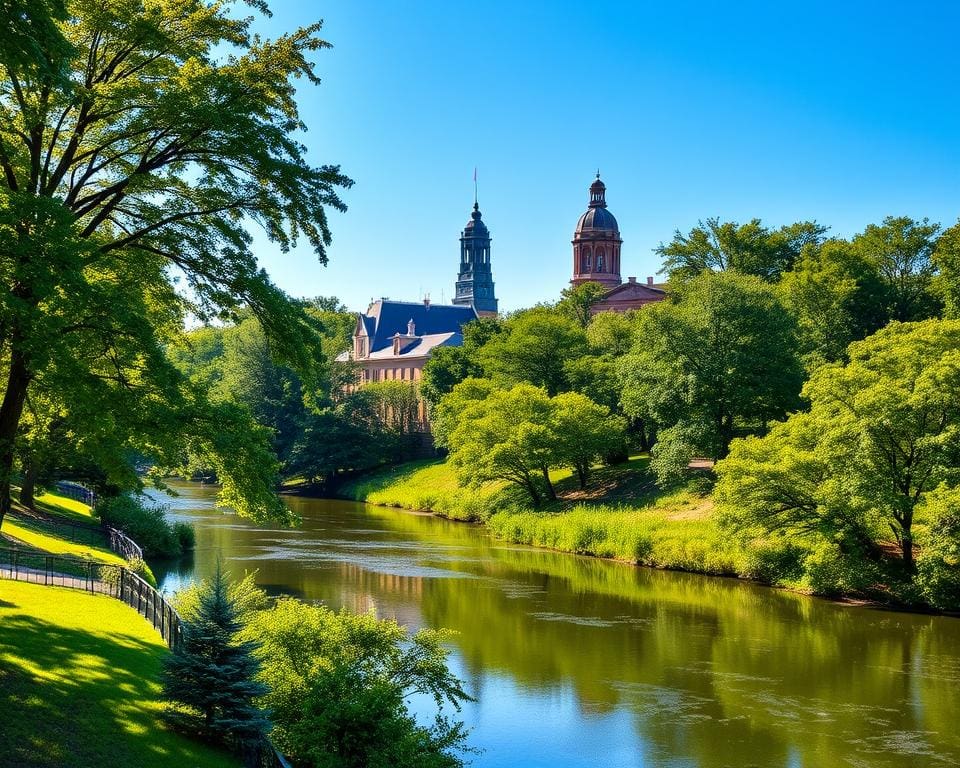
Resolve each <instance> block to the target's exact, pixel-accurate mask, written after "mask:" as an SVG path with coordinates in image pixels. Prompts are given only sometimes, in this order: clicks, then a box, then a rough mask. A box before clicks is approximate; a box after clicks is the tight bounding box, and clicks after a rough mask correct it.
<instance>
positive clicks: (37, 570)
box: [0, 547, 183, 648]
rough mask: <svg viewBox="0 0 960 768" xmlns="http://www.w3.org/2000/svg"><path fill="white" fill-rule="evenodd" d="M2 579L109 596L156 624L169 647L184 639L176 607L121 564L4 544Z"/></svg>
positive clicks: (0, 556) (0, 559)
mask: <svg viewBox="0 0 960 768" xmlns="http://www.w3.org/2000/svg"><path fill="white" fill-rule="evenodd" d="M0 579H13V580H15V581H26V582H29V583H31V584H44V585H46V586H53V587H69V588H70V589H82V590H84V591H85V592H95V593H99V594H102V595H109V596H110V597H115V598H117V599H118V600H122V601H123V602H125V603H126V604H127V605H129V606H130V607H131V608H133V609H134V610H135V611H136V612H137V613H139V614H140V615H141V616H143V617H144V618H145V619H146V620H147V621H149V622H150V623H151V624H153V627H154V629H156V630H157V631H158V632H159V633H160V636H161V637H163V639H164V640H165V641H166V643H167V645H168V646H169V647H170V648H176V647H177V646H178V645H179V644H180V641H181V639H182V635H183V630H182V628H181V623H180V617H179V616H178V615H177V612H176V611H175V610H174V609H173V606H171V605H170V603H168V602H167V600H166V598H164V596H163V595H161V594H160V593H159V592H157V590H156V589H154V588H153V587H152V586H150V585H149V584H148V583H147V582H146V581H144V580H143V579H142V578H140V577H139V576H138V575H137V574H135V573H133V571H131V570H130V569H128V568H125V567H123V566H122V565H113V564H107V563H98V562H96V561H94V560H88V559H86V558H80V557H68V556H66V555H48V554H45V553H43V552H36V551H33V550H28V549H20V548H19V547H2V548H0Z"/></svg>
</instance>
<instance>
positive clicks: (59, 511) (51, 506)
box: [34, 491, 100, 523]
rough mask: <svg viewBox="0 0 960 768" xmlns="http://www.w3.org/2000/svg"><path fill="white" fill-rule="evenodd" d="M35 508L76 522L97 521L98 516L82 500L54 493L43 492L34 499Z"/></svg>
mask: <svg viewBox="0 0 960 768" xmlns="http://www.w3.org/2000/svg"><path fill="white" fill-rule="evenodd" d="M34 501H35V502H36V504H37V509H39V510H40V511H41V512H46V513H47V514H48V515H57V516H58V517H62V518H64V519H66V520H68V521H73V522H78V523H99V522H100V520H99V518H98V517H97V516H96V515H95V514H94V513H93V508H92V507H91V506H90V505H89V504H84V503H83V502H82V501H76V500H75V499H68V498H67V497H66V496H60V495H58V494H56V493H51V492H49V491H48V492H47V493H43V494H40V495H39V496H37V497H36V499H34Z"/></svg>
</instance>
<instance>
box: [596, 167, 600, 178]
mask: <svg viewBox="0 0 960 768" xmlns="http://www.w3.org/2000/svg"><path fill="white" fill-rule="evenodd" d="M597 178H598V179H599V178H600V169H599V168H597Z"/></svg>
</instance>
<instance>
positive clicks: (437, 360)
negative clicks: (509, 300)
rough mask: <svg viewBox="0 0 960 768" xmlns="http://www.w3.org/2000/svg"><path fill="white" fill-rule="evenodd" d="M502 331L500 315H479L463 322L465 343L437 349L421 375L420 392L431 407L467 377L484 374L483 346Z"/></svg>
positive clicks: (478, 376) (477, 376)
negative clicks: (467, 321)
mask: <svg viewBox="0 0 960 768" xmlns="http://www.w3.org/2000/svg"><path fill="white" fill-rule="evenodd" d="M502 331H503V322H502V321H501V320H500V319H499V318H496V317H479V318H477V319H476V320H471V321H470V322H469V323H467V324H466V325H464V326H463V344H462V345H461V346H459V347H439V348H437V349H434V350H433V352H432V353H431V354H430V359H429V360H427V364H426V365H425V366H424V367H423V376H422V378H421V379H420V394H421V395H422V396H423V399H424V400H426V402H427V404H428V405H429V406H430V408H431V410H432V409H433V408H435V407H436V406H437V404H438V403H439V402H440V399H441V398H442V397H443V396H444V395H447V394H449V393H450V392H451V391H452V390H453V388H454V387H455V386H456V385H457V384H459V383H460V382H461V381H463V380H464V379H467V378H470V377H473V378H480V377H482V376H483V366H482V365H481V363H480V354H479V352H480V349H481V348H482V347H483V345H484V344H486V343H487V342H488V341H490V340H491V339H492V338H494V337H495V336H497V335H498V334H500V333H501V332H502Z"/></svg>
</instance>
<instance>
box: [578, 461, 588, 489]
mask: <svg viewBox="0 0 960 768" xmlns="http://www.w3.org/2000/svg"><path fill="white" fill-rule="evenodd" d="M577 478H578V479H579V480H580V490H583V489H584V488H586V487H587V468H586V467H584V466H583V465H582V464H579V465H577Z"/></svg>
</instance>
